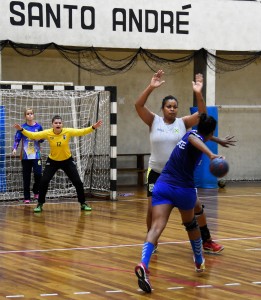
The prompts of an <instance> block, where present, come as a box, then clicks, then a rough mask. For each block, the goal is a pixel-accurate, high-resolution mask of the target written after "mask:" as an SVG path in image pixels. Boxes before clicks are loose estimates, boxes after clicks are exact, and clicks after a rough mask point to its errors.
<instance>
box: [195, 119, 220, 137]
mask: <svg viewBox="0 0 261 300" xmlns="http://www.w3.org/2000/svg"><path fill="white" fill-rule="evenodd" d="M216 126H217V121H216V120H215V119H214V118H213V117H212V116H208V115H207V114H201V115H200V116H199V123H198V133H201V134H203V135H204V136H206V135H209V134H210V133H212V132H213V131H214V130H215V129H216Z"/></svg>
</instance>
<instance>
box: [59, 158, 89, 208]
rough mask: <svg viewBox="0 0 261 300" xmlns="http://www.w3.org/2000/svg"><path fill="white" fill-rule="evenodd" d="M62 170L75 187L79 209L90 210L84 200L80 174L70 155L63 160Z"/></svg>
mask: <svg viewBox="0 0 261 300" xmlns="http://www.w3.org/2000/svg"><path fill="white" fill-rule="evenodd" d="M62 170H63V171H64V172H65V174H66V175H67V176H68V178H69V179H70V180H71V182H72V184H73V185H74V187H75V189H76V193H77V198H78V202H79V203H80V205H81V210H86V211H90V210H92V208H91V207H90V206H89V205H88V203H87V202H86V201H85V195H84V188H83V183H82V181H81V178H80V175H79V173H78V170H77V168H76V163H75V161H74V160H73V158H72V157H70V158H69V159H67V160H66V161H64V162H63V166H62Z"/></svg>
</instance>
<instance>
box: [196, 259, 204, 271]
mask: <svg viewBox="0 0 261 300" xmlns="http://www.w3.org/2000/svg"><path fill="white" fill-rule="evenodd" d="M194 263H195V271H196V272H197V273H201V272H204V271H205V259H204V258H203V262H202V263H201V264H198V263H196V262H195V257H194Z"/></svg>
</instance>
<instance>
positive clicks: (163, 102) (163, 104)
mask: <svg viewBox="0 0 261 300" xmlns="http://www.w3.org/2000/svg"><path fill="white" fill-rule="evenodd" d="M168 100H175V101H176V102H177V105H179V103H178V99H177V98H176V97H174V96H172V95H168V96H166V97H164V98H163V99H162V103H161V108H164V106H165V104H166V102H167V101H168Z"/></svg>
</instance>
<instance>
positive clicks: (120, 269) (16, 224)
mask: <svg viewBox="0 0 261 300" xmlns="http://www.w3.org/2000/svg"><path fill="white" fill-rule="evenodd" d="M119 194H120V195H121V196H119V200H118V201H115V202H111V201H101V200H96V201H91V202H90V204H91V205H92V207H93V211H92V212H81V211H80V210H79V206H78V203H77V202H75V200H72V201H70V202H65V203H51V202H50V201H49V202H48V203H47V204H45V206H44V211H43V212H42V213H40V214H34V213H33V211H32V210H33V207H34V206H35V204H32V205H31V204H30V205H24V204H18V203H5V204H3V203H1V204H0V226H1V231H0V241H1V245H0V262H1V264H0V299H33V300H35V299H70V300H72V299H79V300H80V299H95V300H98V299H124V300H125V299H160V300H164V299H179V300H185V299H186V300H192V299H216V300H223V299H229V300H234V299H237V300H238V299H239V300H241V299H246V300H251V299H259V300H260V299H261V217H260V213H261V182H250V183H249V182H245V183H228V184H227V186H226V188H225V189H220V190H216V189H212V190H199V196H200V199H201V200H202V202H203V203H204V204H205V210H206V212H207V216H208V225H209V228H210V229H211V233H212V236H213V238H214V239H216V240H217V241H218V242H219V243H222V244H223V245H224V246H225V249H224V251H223V253H222V254H221V255H206V256H205V258H206V272H204V273H203V274H202V275H198V274H196V273H195V271H194V265H193V261H192V252H191V248H190V244H189V243H188V241H187V235H186V232H185V230H184V228H183V226H182V225H181V220H180V216H179V214H178V212H177V211H176V210H174V211H173V213H172V215H171V218H170V221H169V223H168V226H167V228H166V230H165V231H164V233H163V235H162V236H161V238H160V244H159V251H158V254H156V255H153V257H152V260H151V264H150V271H151V277H150V279H151V283H152V286H153V291H152V293H151V294H147V295H146V294H144V293H143V292H142V291H140V290H139V289H138V285H137V279H136V276H135V275H134V267H135V265H136V264H137V263H138V262H139V261H140V257H141V250H142V244H143V241H144V238H145V234H146V226H145V215H146V208H147V201H146V194H145V189H144V188H139V189H138V188H136V187H128V188H127V187H122V188H121V189H119Z"/></svg>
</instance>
